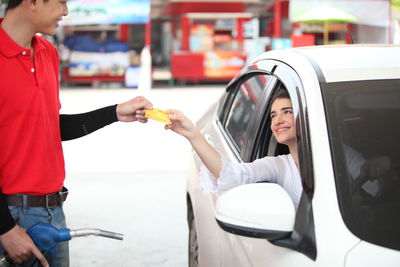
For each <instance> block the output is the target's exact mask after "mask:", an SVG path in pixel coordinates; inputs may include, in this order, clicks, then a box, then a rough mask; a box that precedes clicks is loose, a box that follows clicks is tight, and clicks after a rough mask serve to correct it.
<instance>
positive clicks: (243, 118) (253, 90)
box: [225, 74, 269, 151]
mask: <svg viewBox="0 0 400 267" xmlns="http://www.w3.org/2000/svg"><path fill="white" fill-rule="evenodd" d="M268 77H269V76H268V75H264V74H259V75H255V76H251V77H250V78H249V79H247V80H246V81H244V82H243V83H241V84H240V85H239V86H238V89H237V90H236V92H235V95H234V98H233V101H232V104H231V106H230V108H229V112H228V117H227V120H226V123H225V128H226V131H227V133H228V134H229V136H230V137H231V138H232V140H233V141H234V143H235V145H236V147H237V148H238V150H239V151H240V150H241V149H242V148H243V146H244V144H245V140H246V137H247V136H248V134H249V130H250V128H249V124H250V121H251V118H252V116H253V115H254V112H255V110H256V105H257V103H258V102H259V100H260V98H261V95H262V92H263V90H264V89H265V88H266V85H267V82H268Z"/></svg>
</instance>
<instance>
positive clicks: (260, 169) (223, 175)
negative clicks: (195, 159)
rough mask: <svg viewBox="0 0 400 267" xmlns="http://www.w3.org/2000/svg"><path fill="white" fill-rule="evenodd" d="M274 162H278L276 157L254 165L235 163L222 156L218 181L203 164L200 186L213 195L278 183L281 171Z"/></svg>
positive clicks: (255, 162) (261, 160) (263, 159)
mask: <svg viewBox="0 0 400 267" xmlns="http://www.w3.org/2000/svg"><path fill="white" fill-rule="evenodd" d="M274 160H276V159H275V157H264V158H262V159H258V160H255V161H254V162H252V163H234V162H230V161H228V160H227V159H225V158H224V157H223V156H222V158H221V162H222V167H221V172H220V176H219V178H218V179H217V178H216V177H215V176H214V175H212V173H211V172H210V171H209V170H208V169H207V167H205V166H204V164H201V166H200V184H201V186H202V188H203V190H204V191H206V192H210V193H213V192H218V191H224V190H228V189H230V188H233V187H235V186H239V185H243V184H250V183H256V182H261V181H268V182H275V183H276V182H277V177H278V176H279V171H278V169H277V168H276V163H274Z"/></svg>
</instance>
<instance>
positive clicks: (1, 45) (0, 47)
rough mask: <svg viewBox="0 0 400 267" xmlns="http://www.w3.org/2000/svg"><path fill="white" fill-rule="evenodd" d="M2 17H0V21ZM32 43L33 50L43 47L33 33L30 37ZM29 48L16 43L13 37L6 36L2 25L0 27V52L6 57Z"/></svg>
mask: <svg viewBox="0 0 400 267" xmlns="http://www.w3.org/2000/svg"><path fill="white" fill-rule="evenodd" d="M2 21H3V19H0V23H1V22H2ZM32 45H33V49H34V50H35V52H37V51H39V50H41V49H43V48H44V45H43V44H42V42H39V40H38V37H37V36H36V35H35V36H34V37H33V39H32ZM28 50H29V49H26V48H23V47H22V46H20V45H19V44H17V43H16V42H15V41H14V40H13V39H11V38H10V36H8V34H7V33H6V32H5V31H4V29H3V28H2V27H0V52H1V53H3V54H4V55H5V56H7V57H13V56H16V55H18V54H20V53H22V52H23V51H28Z"/></svg>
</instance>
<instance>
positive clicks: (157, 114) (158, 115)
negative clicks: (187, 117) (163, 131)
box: [144, 108, 171, 124]
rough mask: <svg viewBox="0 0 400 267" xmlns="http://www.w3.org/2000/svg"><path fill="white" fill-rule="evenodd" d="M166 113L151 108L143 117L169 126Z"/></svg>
mask: <svg viewBox="0 0 400 267" xmlns="http://www.w3.org/2000/svg"><path fill="white" fill-rule="evenodd" d="M167 114H168V113H167V112H165V111H164V110H161V109H158V108H153V109H148V110H146V111H145V113H144V116H145V117H146V118H149V119H152V120H156V121H159V122H161V123H164V124H169V123H170V122H171V120H170V119H169V118H168V116H167Z"/></svg>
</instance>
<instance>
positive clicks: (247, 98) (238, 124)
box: [219, 66, 276, 266]
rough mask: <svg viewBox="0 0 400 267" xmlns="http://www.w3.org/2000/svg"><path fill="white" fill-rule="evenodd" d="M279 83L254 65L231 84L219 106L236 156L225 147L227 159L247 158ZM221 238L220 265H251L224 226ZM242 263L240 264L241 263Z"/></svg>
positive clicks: (226, 133) (221, 118) (227, 135)
mask: <svg viewBox="0 0 400 267" xmlns="http://www.w3.org/2000/svg"><path fill="white" fill-rule="evenodd" d="M275 83H276V79H275V78H274V77H273V76H272V75H270V73H268V72H267V71H265V69H264V70H261V69H260V70H258V71H255V67H254V66H253V67H251V66H250V67H249V69H248V70H247V71H246V72H244V73H242V75H241V76H240V77H239V78H238V79H237V80H236V82H235V83H234V84H231V85H230V86H229V90H228V91H229V92H230V93H229V94H228V95H227V96H226V99H225V103H224V104H223V105H221V106H220V110H219V121H220V127H221V131H222V132H223V133H224V134H225V138H226V141H227V143H230V144H231V145H230V147H229V148H230V149H229V150H231V151H233V153H234V155H235V156H234V157H232V156H231V153H228V152H227V151H226V150H223V151H221V153H222V154H223V155H224V157H225V158H227V159H229V160H230V161H232V162H243V158H245V157H246V153H247V149H246V147H247V146H248V145H249V143H251V140H252V139H253V136H254V134H255V133H256V132H255V131H256V128H255V126H254V123H255V122H256V118H257V117H258V116H259V115H258V114H257V112H258V111H259V109H258V105H259V104H260V103H262V102H263V98H264V97H265V96H266V95H268V93H269V92H270V88H272V87H273V84H275ZM219 234H220V236H219V240H220V241H221V246H220V249H221V262H220V264H221V265H220V266H248V265H246V260H243V259H242V258H241V255H239V254H238V255H234V254H232V253H231V251H232V249H231V244H232V242H234V240H232V239H231V236H230V235H227V234H226V233H225V232H224V231H223V230H222V229H219ZM239 262H240V264H239Z"/></svg>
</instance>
